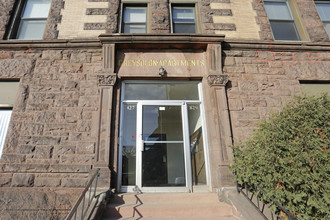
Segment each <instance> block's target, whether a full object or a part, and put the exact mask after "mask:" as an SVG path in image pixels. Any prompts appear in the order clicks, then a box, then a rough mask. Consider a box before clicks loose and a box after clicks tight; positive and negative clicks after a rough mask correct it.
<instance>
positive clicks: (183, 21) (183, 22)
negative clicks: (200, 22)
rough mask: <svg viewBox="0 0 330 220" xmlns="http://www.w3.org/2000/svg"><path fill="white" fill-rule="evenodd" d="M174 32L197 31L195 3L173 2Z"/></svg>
mask: <svg viewBox="0 0 330 220" xmlns="http://www.w3.org/2000/svg"><path fill="white" fill-rule="evenodd" d="M171 10H172V32H173V33H196V32H197V27H196V14H195V5H177V4H172V8H171Z"/></svg>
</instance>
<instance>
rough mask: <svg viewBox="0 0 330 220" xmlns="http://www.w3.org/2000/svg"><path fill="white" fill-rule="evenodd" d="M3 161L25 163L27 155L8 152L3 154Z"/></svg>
mask: <svg viewBox="0 0 330 220" xmlns="http://www.w3.org/2000/svg"><path fill="white" fill-rule="evenodd" d="M1 159H2V162H5V163H23V162H24V161H25V156H24V155H20V154H6V153H4V154H3V155H2V158H1Z"/></svg>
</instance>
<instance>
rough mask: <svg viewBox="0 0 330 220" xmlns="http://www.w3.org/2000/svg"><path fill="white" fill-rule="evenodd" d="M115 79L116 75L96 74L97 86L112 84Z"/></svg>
mask: <svg viewBox="0 0 330 220" xmlns="http://www.w3.org/2000/svg"><path fill="white" fill-rule="evenodd" d="M116 80H117V76H116V75H97V85H98V86H113V85H115V83H116Z"/></svg>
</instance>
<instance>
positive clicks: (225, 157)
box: [206, 44, 233, 187]
mask: <svg viewBox="0 0 330 220" xmlns="http://www.w3.org/2000/svg"><path fill="white" fill-rule="evenodd" d="M207 58H208V61H209V62H208V73H209V74H208V76H207V78H206V81H207V84H208V85H209V89H208V94H209V95H210V101H209V103H207V104H208V105H211V106H209V107H208V108H209V109H210V113H211V115H213V116H214V118H215V120H216V121H214V123H213V125H211V126H209V129H212V130H211V131H209V133H210V136H211V137H209V138H211V139H213V140H210V144H211V145H212V146H210V148H211V149H212V153H214V154H215V155H214V154H213V155H210V159H211V167H212V168H211V169H212V170H213V171H212V172H213V175H212V176H213V178H215V177H217V180H215V179H213V183H214V184H215V185H217V186H218V187H226V186H232V185H233V175H232V174H231V172H230V171H229V169H228V166H229V165H230V164H231V162H232V159H233V158H232V157H233V153H232V149H231V148H230V145H231V144H232V132H231V124H230V123H231V122H230V116H229V109H228V101H227V93H226V85H227V83H228V75H224V74H222V48H221V44H209V45H208V47H207ZM213 120H214V119H213ZM209 123H210V122H209ZM215 172H216V174H215Z"/></svg>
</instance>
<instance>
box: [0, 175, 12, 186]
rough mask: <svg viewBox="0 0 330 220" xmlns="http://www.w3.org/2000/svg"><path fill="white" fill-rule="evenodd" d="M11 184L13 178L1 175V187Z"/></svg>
mask: <svg viewBox="0 0 330 220" xmlns="http://www.w3.org/2000/svg"><path fill="white" fill-rule="evenodd" d="M10 184H11V178H8V177H0V187H7V186H10Z"/></svg>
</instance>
